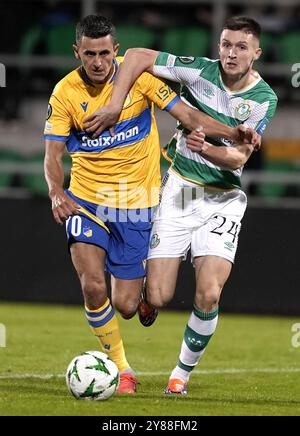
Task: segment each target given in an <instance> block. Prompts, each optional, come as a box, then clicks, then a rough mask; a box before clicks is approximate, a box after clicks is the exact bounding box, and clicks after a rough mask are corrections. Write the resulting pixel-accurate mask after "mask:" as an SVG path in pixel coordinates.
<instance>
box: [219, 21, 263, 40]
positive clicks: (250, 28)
mask: <svg viewBox="0 0 300 436" xmlns="http://www.w3.org/2000/svg"><path fill="white" fill-rule="evenodd" d="M224 29H228V30H243V31H244V32H246V33H252V35H253V36H255V37H256V38H257V39H259V38H260V35H261V27H260V25H259V24H258V22H257V21H255V20H253V18H249V17H231V18H228V19H227V20H226V22H225V24H224V27H223V30H224Z"/></svg>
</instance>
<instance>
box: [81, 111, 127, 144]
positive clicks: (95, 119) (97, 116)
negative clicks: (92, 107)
mask: <svg viewBox="0 0 300 436" xmlns="http://www.w3.org/2000/svg"><path fill="white" fill-rule="evenodd" d="M120 113H121V110H120V109H119V108H114V107H112V106H111V105H107V106H104V107H103V108H101V109H98V110H97V111H96V112H94V113H93V114H92V115H90V116H89V117H87V118H85V120H84V121H83V122H84V124H83V128H84V130H85V131H86V132H87V133H90V134H92V137H93V138H97V137H98V136H99V135H100V134H101V133H102V132H103V130H105V129H107V128H108V129H109V132H110V134H111V136H114V127H113V126H114V125H115V124H116V122H117V121H118V119H119V116H120Z"/></svg>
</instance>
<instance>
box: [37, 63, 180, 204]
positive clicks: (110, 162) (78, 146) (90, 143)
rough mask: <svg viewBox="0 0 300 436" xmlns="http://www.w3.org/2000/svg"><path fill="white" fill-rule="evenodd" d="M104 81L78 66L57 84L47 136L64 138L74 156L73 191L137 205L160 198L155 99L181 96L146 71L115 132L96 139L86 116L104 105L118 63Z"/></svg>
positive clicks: (167, 101)
mask: <svg viewBox="0 0 300 436" xmlns="http://www.w3.org/2000/svg"><path fill="white" fill-rule="evenodd" d="M121 61H122V58H119V57H118V58H116V59H115V60H114V73H113V75H112V77H111V79H110V80H109V81H107V82H106V83H105V84H102V85H92V84H89V83H88V82H87V81H85V80H84V78H83V76H82V70H81V69H80V68H78V69H76V70H74V71H72V72H71V73H70V74H68V75H67V76H66V77H64V78H63V79H62V80H61V81H60V82H59V83H58V84H57V85H56V87H55V88H54V91H53V93H52V95H51V97H50V102H49V107H48V118H47V122H46V125H45V131H44V136H45V138H46V139H50V140H51V139H53V140H58V141H65V143H66V148H67V151H68V152H69V154H70V156H71V158H72V170H71V182H70V188H69V189H70V191H71V192H72V193H73V194H74V195H76V196H77V197H80V198H82V199H83V200H86V201H90V202H92V203H96V204H101V205H105V206H109V207H115V208H125V209H137V208H146V207H152V206H155V205H156V204H158V200H159V187H160V167H159V161H160V146H159V137H158V131H157V126H156V122H155V118H154V107H153V103H154V104H156V105H157V106H158V107H159V108H160V109H164V110H169V109H171V107H172V106H173V105H174V104H175V103H176V101H177V100H178V99H179V97H178V96H177V95H176V94H175V93H174V92H173V91H172V90H171V89H170V88H169V87H168V86H167V85H166V84H165V83H164V82H162V81H161V80H160V79H157V78H155V77H154V76H152V75H151V74H148V73H143V74H142V75H141V76H140V77H139V78H138V79H137V80H136V82H135V83H134V85H133V87H132V88H131V90H130V93H129V94H128V96H127V98H126V101H125V103H124V106H123V110H122V112H121V116H120V118H119V121H118V123H117V124H116V126H115V136H114V137H111V135H110V133H109V131H108V130H106V131H104V132H103V133H102V134H101V135H100V136H99V137H98V138H96V139H92V138H91V137H89V135H88V134H87V133H86V132H85V131H84V130H83V120H84V119H85V118H86V117H87V116H89V115H91V114H93V113H94V112H95V111H96V110H97V109H99V108H101V107H103V106H106V105H107V104H108V103H109V101H110V98H111V93H112V87H113V82H114V78H115V75H116V73H117V70H118V65H119V64H120V62H121Z"/></svg>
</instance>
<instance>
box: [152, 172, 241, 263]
mask: <svg viewBox="0 0 300 436" xmlns="http://www.w3.org/2000/svg"><path fill="white" fill-rule="evenodd" d="M246 207H247V197H246V194H245V193H244V192H243V191H241V190H239V189H235V190H232V191H217V190H216V189H209V188H206V187H205V188H204V187H202V186H198V185H195V184H194V183H191V182H188V181H186V180H184V179H182V178H181V177H179V176H177V175H175V174H174V173H173V172H172V171H171V170H169V172H168V173H167V174H166V176H165V179H164V181H163V184H162V190H161V202H160V206H159V207H158V209H157V211H156V213H155V216H154V224H153V228H152V234H151V239H150V248H149V253H148V259H153V258H159V257H167V258H168V257H182V258H184V259H185V258H186V255H187V252H188V251H189V249H190V248H191V256H192V261H193V259H194V258H195V257H198V256H220V257H223V258H224V259H227V260H229V261H230V262H232V263H233V262H234V258H235V253H236V250H237V245H238V235H239V232H240V228H241V220H242V218H243V216H244V213H245V210H246Z"/></svg>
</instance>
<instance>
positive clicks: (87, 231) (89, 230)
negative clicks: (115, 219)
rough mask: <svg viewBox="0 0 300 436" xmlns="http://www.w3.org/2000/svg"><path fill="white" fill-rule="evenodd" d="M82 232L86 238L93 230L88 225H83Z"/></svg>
mask: <svg viewBox="0 0 300 436" xmlns="http://www.w3.org/2000/svg"><path fill="white" fill-rule="evenodd" d="M83 234H84V236H86V237H87V238H91V237H92V236H93V230H92V229H91V228H90V227H84V228H83Z"/></svg>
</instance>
